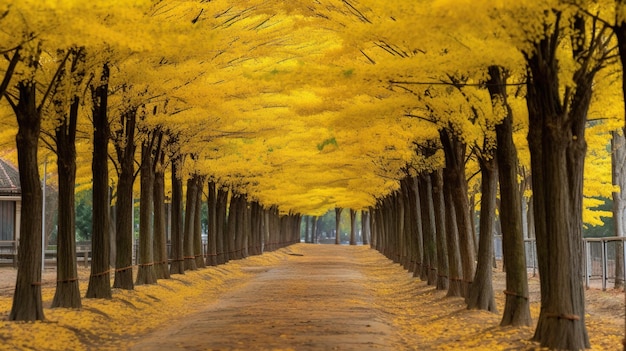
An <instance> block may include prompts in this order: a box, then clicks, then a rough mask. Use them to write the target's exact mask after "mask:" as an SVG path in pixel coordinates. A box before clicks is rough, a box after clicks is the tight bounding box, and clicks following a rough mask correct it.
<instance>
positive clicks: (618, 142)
mask: <svg viewBox="0 0 626 351" xmlns="http://www.w3.org/2000/svg"><path fill="white" fill-rule="evenodd" d="M611 135H612V136H613V138H612V139H611V149H612V151H613V152H612V153H611V164H612V170H613V172H612V178H613V185H617V186H619V191H614V192H613V223H614V233H615V234H614V235H615V236H618V237H624V236H626V231H625V230H624V225H625V224H626V172H625V168H626V138H624V135H623V134H622V133H621V132H617V131H613V132H612V133H611ZM615 244H616V245H615V289H623V288H624V242H623V241H616V242H615Z"/></svg>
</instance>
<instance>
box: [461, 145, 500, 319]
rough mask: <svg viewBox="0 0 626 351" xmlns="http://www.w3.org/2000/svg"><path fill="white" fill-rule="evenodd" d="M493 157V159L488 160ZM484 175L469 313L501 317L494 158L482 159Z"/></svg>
mask: <svg viewBox="0 0 626 351" xmlns="http://www.w3.org/2000/svg"><path fill="white" fill-rule="evenodd" d="M487 157H489V156H487ZM478 162H479V163H480V172H481V176H482V179H481V187H480V190H481V193H482V195H481V198H480V222H479V226H480V241H479V244H478V267H477V268H476V275H475V276H474V281H473V283H472V286H471V287H470V293H469V299H468V301H467V308H468V309H478V310H487V311H489V312H494V313H497V311H498V310H497V308H496V301H495V299H494V296H493V285H492V281H493V275H492V260H493V232H494V230H495V229H494V225H495V216H496V193H497V186H498V164H497V162H496V159H495V158H494V157H491V158H485V157H484V156H479V157H478Z"/></svg>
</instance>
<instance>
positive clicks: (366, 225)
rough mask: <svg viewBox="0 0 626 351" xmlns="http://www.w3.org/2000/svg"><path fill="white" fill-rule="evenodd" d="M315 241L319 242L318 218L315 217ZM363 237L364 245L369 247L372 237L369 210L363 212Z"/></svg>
mask: <svg viewBox="0 0 626 351" xmlns="http://www.w3.org/2000/svg"><path fill="white" fill-rule="evenodd" d="M313 223H314V225H313V241H312V242H314V243H315V242H317V225H316V224H317V217H313ZM361 228H362V230H361V236H362V237H363V245H369V243H370V236H371V230H370V228H371V223H370V212H369V211H367V210H362V211H361Z"/></svg>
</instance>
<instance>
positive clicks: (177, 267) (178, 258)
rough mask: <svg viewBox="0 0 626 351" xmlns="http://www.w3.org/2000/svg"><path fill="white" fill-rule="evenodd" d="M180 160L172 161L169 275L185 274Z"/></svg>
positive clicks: (178, 158)
mask: <svg viewBox="0 0 626 351" xmlns="http://www.w3.org/2000/svg"><path fill="white" fill-rule="evenodd" d="M181 167H182V158H181V157H175V158H174V159H173V160H172V224H171V232H172V234H171V236H172V239H171V241H172V249H171V261H172V263H171V264H170V274H185V248H184V235H183V180H182V178H181V175H180V168H181Z"/></svg>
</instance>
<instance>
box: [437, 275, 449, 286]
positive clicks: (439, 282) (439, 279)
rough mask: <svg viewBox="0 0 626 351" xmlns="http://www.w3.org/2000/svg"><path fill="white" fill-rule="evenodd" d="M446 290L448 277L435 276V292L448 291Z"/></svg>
mask: <svg viewBox="0 0 626 351" xmlns="http://www.w3.org/2000/svg"><path fill="white" fill-rule="evenodd" d="M448 288H449V282H448V277H446V276H444V275H437V284H436V287H435V289H436V290H448Z"/></svg>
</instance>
